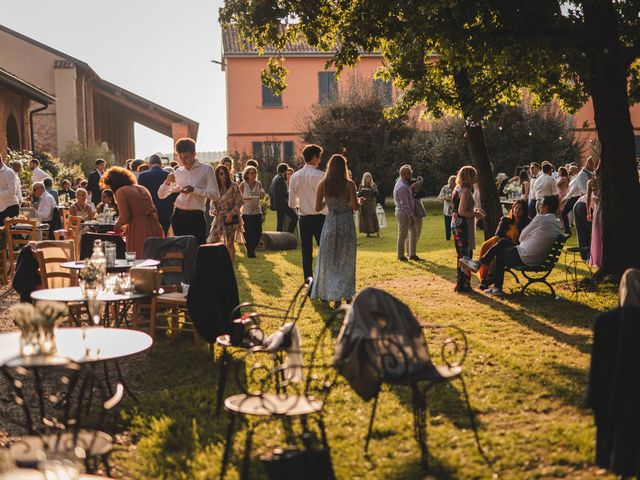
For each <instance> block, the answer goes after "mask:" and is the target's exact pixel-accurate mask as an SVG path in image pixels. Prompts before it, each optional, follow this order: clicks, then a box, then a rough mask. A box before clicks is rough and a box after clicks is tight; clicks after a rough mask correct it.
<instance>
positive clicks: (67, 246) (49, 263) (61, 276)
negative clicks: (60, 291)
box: [31, 240, 76, 288]
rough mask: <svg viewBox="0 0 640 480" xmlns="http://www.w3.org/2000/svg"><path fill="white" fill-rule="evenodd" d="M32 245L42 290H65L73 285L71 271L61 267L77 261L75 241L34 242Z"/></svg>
mask: <svg viewBox="0 0 640 480" xmlns="http://www.w3.org/2000/svg"><path fill="white" fill-rule="evenodd" d="M31 245H32V246H33V247H34V249H35V252H36V259H37V260H38V269H39V270H40V282H41V285H42V288H65V287H70V286H72V285H73V280H74V278H73V274H72V272H71V270H69V269H67V268H62V267H61V266H60V264H61V263H64V262H70V261H74V260H75V259H76V249H75V244H74V242H73V240H58V241H56V240H49V241H43V242H32V243H31Z"/></svg>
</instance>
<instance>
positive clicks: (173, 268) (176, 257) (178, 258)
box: [159, 252, 184, 287]
mask: <svg viewBox="0 0 640 480" xmlns="http://www.w3.org/2000/svg"><path fill="white" fill-rule="evenodd" d="M183 261H184V255H183V254H182V252H167V253H165V254H164V255H163V256H162V258H161V259H160V268H159V270H160V274H161V275H162V277H161V282H160V283H161V284H162V285H175V286H177V287H180V286H181V285H180V281H184V274H183V270H182V262H183ZM179 279H180V280H179ZM178 280H179V281H178Z"/></svg>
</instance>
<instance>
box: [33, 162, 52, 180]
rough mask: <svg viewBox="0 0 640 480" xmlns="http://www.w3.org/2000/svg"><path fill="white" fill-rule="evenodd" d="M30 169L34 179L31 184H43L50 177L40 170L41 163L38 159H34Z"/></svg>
mask: <svg viewBox="0 0 640 480" xmlns="http://www.w3.org/2000/svg"><path fill="white" fill-rule="evenodd" d="M29 167H30V168H31V171H32V172H33V177H32V179H31V183H32V184H33V183H36V182H43V181H44V179H45V178H47V177H48V176H49V174H48V173H47V172H45V171H44V170H42V169H41V168H40V161H39V160H38V159H35V158H32V159H31V161H30V162H29Z"/></svg>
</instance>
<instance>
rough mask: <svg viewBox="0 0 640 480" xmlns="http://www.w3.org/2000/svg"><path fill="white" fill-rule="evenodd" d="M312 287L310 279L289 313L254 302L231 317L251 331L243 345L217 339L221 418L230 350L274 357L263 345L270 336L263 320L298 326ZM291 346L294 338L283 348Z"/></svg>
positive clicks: (299, 291) (222, 336)
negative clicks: (247, 325)
mask: <svg viewBox="0 0 640 480" xmlns="http://www.w3.org/2000/svg"><path fill="white" fill-rule="evenodd" d="M312 283H313V279H311V278H308V279H307V281H306V282H305V283H304V284H302V285H301V286H300V287H299V288H298V290H297V291H296V293H295V294H294V295H293V298H292V299H291V301H290V302H289V305H288V307H287V308H286V309H285V308H280V307H272V306H270V305H262V304H257V303H252V302H245V303H241V304H240V305H238V306H237V307H236V308H234V309H233V311H232V312H231V317H230V318H231V323H232V324H233V322H234V321H235V320H238V319H239V320H243V321H246V322H247V323H248V324H249V325H250V327H249V330H248V331H247V333H248V335H246V336H245V337H244V339H243V343H239V342H236V341H232V338H231V335H228V334H225V335H220V336H219V337H217V338H216V343H215V344H216V345H219V346H220V347H222V356H221V360H220V372H219V376H218V391H217V398H216V415H219V414H220V412H221V410H222V400H223V398H224V392H225V387H226V383H227V374H228V371H229V361H230V360H231V352H230V351H229V350H240V351H248V352H250V353H271V352H272V351H271V350H269V349H268V348H267V347H266V346H265V345H264V344H263V341H264V339H265V338H266V336H265V334H264V332H263V330H262V327H261V325H260V324H261V321H262V320H263V319H268V320H269V321H274V322H276V321H277V322H279V323H280V327H281V328H282V327H284V326H285V325H286V324H287V323H291V324H292V325H294V326H295V324H296V323H297V322H298V319H299V318H300V315H301V314H302V310H303V308H304V306H305V304H306V303H307V300H308V298H309V295H310V294H311V286H312ZM256 310H259V311H256ZM232 328H233V327H232ZM289 342H290V338H286V339H284V341H283V345H282V347H283V348H286V347H287V346H288V343H289ZM274 360H275V361H276V362H278V361H279V360H278V357H277V356H276V357H274Z"/></svg>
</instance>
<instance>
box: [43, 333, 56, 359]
mask: <svg viewBox="0 0 640 480" xmlns="http://www.w3.org/2000/svg"><path fill="white" fill-rule="evenodd" d="M56 353H58V348H57V345H56V332H55V330H54V329H53V328H41V329H40V354H41V355H55V354H56Z"/></svg>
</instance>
